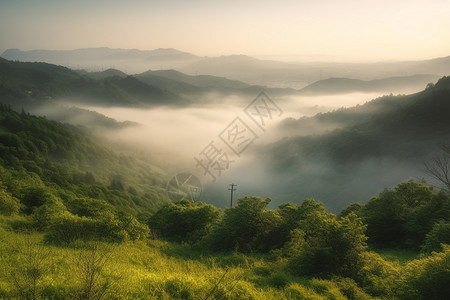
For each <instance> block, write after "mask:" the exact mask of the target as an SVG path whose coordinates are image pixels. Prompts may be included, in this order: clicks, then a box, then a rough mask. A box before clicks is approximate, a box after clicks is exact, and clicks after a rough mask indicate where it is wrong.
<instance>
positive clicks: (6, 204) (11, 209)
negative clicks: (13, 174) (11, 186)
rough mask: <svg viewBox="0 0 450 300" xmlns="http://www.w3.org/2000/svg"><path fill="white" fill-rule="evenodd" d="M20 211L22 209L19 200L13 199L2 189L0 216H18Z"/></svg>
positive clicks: (0, 193) (0, 190)
mask: <svg viewBox="0 0 450 300" xmlns="http://www.w3.org/2000/svg"><path fill="white" fill-rule="evenodd" d="M0 184H1V183H0ZM0 188H1V187H0ZM19 209H20V201H19V199H17V198H15V197H13V196H12V195H11V194H9V193H8V192H6V191H5V190H3V189H0V214H2V215H6V216H11V215H14V214H17V213H18V212H19Z"/></svg>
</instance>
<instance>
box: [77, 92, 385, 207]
mask: <svg viewBox="0 0 450 300" xmlns="http://www.w3.org/2000/svg"><path fill="white" fill-rule="evenodd" d="M379 96H381V95H380V94H374V93H373V94H363V93H353V94H346V95H339V96H316V97H312V96H290V97H279V98H272V100H273V102H275V103H276V104H277V105H278V106H279V107H280V108H281V109H282V111H283V113H282V115H281V116H279V117H278V116H273V118H272V120H268V123H267V127H266V128H265V131H262V130H261V129H260V128H258V127H257V126H255V124H254V123H252V121H251V120H250V119H249V118H248V116H247V115H246V114H245V112H244V109H245V107H246V106H247V105H248V104H249V103H250V102H251V101H252V100H253V99H251V98H250V99H245V98H242V99H239V101H236V99H234V101H223V102H222V103H223V104H221V105H216V104H214V105H208V106H205V107H190V108H169V107H160V108H155V109H147V110H143V109H135V108H118V107H113V108H105V107H84V108H87V109H89V110H95V111H97V112H99V113H101V114H104V115H105V116H107V117H110V118H113V119H116V120H118V121H132V122H136V123H138V124H139V125H138V126H130V127H126V128H124V129H120V130H108V131H102V132H101V134H102V136H105V137H106V138H107V140H108V141H109V142H110V143H112V144H114V145H115V146H116V147H118V148H119V149H123V151H133V152H136V151H137V152H139V153H141V154H144V155H145V157H146V158H148V159H149V160H150V161H151V162H152V163H154V164H156V165H157V166H159V167H163V168H164V169H165V170H167V172H169V175H170V174H173V175H175V174H177V173H180V172H190V173H192V174H195V175H196V176H197V177H198V178H199V179H200V181H201V182H202V185H203V188H204V191H203V194H202V196H201V200H202V201H205V202H210V203H214V204H215V205H217V206H219V207H225V206H227V205H229V201H230V199H229V194H228V190H227V189H228V184H230V183H235V184H237V185H238V187H237V192H236V194H235V195H236V197H235V198H236V199H237V198H238V197H242V196H245V195H258V196H261V197H271V198H273V199H274V204H273V205H277V204H280V203H282V202H286V201H294V200H299V199H296V197H295V195H297V198H298V197H306V196H308V197H313V196H315V195H317V197H325V199H322V200H323V201H325V202H326V201H327V199H326V198H327V195H326V193H324V192H323V188H322V187H321V185H323V184H324V182H325V181H324V180H326V177H327V176H332V174H333V172H334V170H332V169H329V168H328V167H327V165H326V163H323V164H321V165H319V164H315V163H312V164H311V165H309V166H308V167H306V169H303V171H302V172H299V173H298V174H296V173H292V172H291V171H289V172H286V173H284V172H278V171H274V170H271V169H270V167H269V165H270V162H269V161H267V160H268V158H267V156H264V153H265V151H266V150H267V147H268V145H270V144H271V143H273V142H276V141H278V140H280V139H282V138H284V137H286V136H288V135H294V134H295V131H292V130H291V131H286V129H285V127H283V126H279V125H280V123H281V122H283V121H285V120H286V119H287V118H294V119H298V118H300V117H304V116H313V115H315V114H316V113H319V112H327V111H332V110H335V109H339V108H341V107H352V106H355V105H358V104H364V103H365V102H367V101H370V100H371V99H374V98H376V97H379ZM236 117H239V118H241V119H242V120H243V121H244V122H245V123H246V124H248V125H249V126H250V127H251V128H252V130H253V131H254V132H255V133H256V135H257V136H258V138H257V139H256V140H255V141H254V142H253V143H251V144H250V145H249V146H248V148H246V149H245V151H243V152H242V153H241V154H240V155H239V156H237V155H236V154H234V153H232V151H230V149H228V148H227V146H226V145H225V144H224V143H223V141H221V139H220V138H219V134H220V133H221V132H222V131H223V130H224V129H225V128H226V127H227V126H228V125H229V124H230V122H232V121H233V120H234V119H235V118H236ZM320 126H321V124H317V126H315V127H314V128H308V129H307V130H306V132H305V131H303V134H307V133H308V132H313V133H317V131H321V129H320ZM326 129H327V130H329V129H330V128H329V127H327V128H326ZM211 141H213V142H214V144H216V145H217V146H218V147H220V148H221V149H223V150H224V151H226V152H227V153H228V155H229V160H230V161H231V163H230V165H229V168H228V169H226V170H223V172H221V173H220V174H216V175H217V176H216V178H215V180H214V178H212V177H211V176H209V175H208V174H205V172H204V170H203V169H202V168H201V167H200V166H198V165H197V163H196V161H195V160H194V157H198V156H199V153H200V152H201V151H202V150H204V149H205V147H206V146H207V145H208V144H209V143H210V142H211ZM305 170H306V173H305ZM305 174H316V175H318V177H317V178H316V180H315V183H311V182H309V183H308V184H307V185H308V189H306V190H305V191H306V193H298V189H297V188H300V186H303V185H304V184H305V180H304V178H305V176H306V175H305ZM319 175H320V176H319ZM360 175H361V174H360ZM358 176H359V175H358ZM302 177H303V179H302ZM306 177H307V176H306ZM296 180H303V184H301V185H298V184H295V181H296ZM387 181H389V180H387ZM355 188H356V187H355ZM372 190H373V189H372ZM344 194H345V193H344ZM363 194H366V193H363ZM236 199H235V201H236ZM318 200H321V199H320V198H319V199H318ZM327 206H330V207H333V205H332V204H330V205H327Z"/></svg>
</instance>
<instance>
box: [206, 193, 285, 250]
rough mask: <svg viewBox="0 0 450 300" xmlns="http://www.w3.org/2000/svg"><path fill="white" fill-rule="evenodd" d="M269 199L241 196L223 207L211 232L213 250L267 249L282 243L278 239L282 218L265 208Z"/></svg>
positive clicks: (282, 240)
mask: <svg viewBox="0 0 450 300" xmlns="http://www.w3.org/2000/svg"><path fill="white" fill-rule="evenodd" d="M270 201H271V199H265V200H263V199H261V198H259V197H245V198H240V199H238V202H237V204H236V206H234V207H232V208H228V209H226V210H225V213H224V216H223V218H222V221H221V222H220V223H219V224H218V225H217V227H216V228H215V230H214V232H213V233H212V235H211V239H210V243H211V247H212V249H213V250H216V251H219V250H221V251H223V250H232V249H235V250H239V251H255V250H256V251H268V250H270V249H274V248H279V247H281V246H282V244H283V243H284V239H282V238H281V239H280V233H281V232H282V218H281V216H280V214H279V213H278V212H277V211H274V210H270V209H268V208H267V206H268V205H269V203H270Z"/></svg>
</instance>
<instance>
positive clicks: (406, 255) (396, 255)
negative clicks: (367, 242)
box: [372, 249, 420, 265]
mask: <svg viewBox="0 0 450 300" xmlns="http://www.w3.org/2000/svg"><path fill="white" fill-rule="evenodd" d="M372 250H373V251H375V252H377V253H378V254H380V255H381V257H383V258H384V259H385V260H388V261H396V262H399V263H400V264H402V265H404V264H406V263H408V262H410V261H412V260H414V259H417V258H419V255H420V252H419V251H415V250H411V249H372Z"/></svg>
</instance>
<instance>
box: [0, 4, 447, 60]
mask: <svg viewBox="0 0 450 300" xmlns="http://www.w3.org/2000/svg"><path fill="white" fill-rule="evenodd" d="M449 12H450V1H448V0H432V1H425V0H415V1H395V2H392V1H387V0H383V1H377V2H375V3H373V2H371V3H365V2H361V1H355V0H346V1H340V2H334V1H329V0H325V1H320V2H307V1H287V0H285V1H282V2H277V3H272V2H270V1H246V2H244V3H239V4H238V3H237V2H233V1H214V2H206V1H199V0H197V1H189V2H183V1H178V0H177V1H171V2H170V3H168V2H167V1H159V0H158V1H140V0H133V1H128V2H122V1H95V2H88V1H84V0H83V1H76V2H75V1H55V0H44V1H39V2H33V1H26V0H19V1H8V0H7V1H1V2H0V52H3V51H5V50H6V49H10V48H17V49H21V50H33V49H49V50H71V49H80V48H96V47H109V48H124V49H141V50H151V49H156V48H175V49H179V50H181V51H186V52H189V53H193V54H195V55H199V56H210V57H211V56H220V55H232V54H243V55H249V56H254V57H259V58H262V57H272V58H273V57H278V58H284V59H281V60H291V61H292V59H294V60H295V61H338V62H369V61H370V62H375V61H401V60H422V59H430V58H435V57H443V56H447V55H449V54H450V33H449V32H448V30H447V28H449V27H450V18H449Z"/></svg>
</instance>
